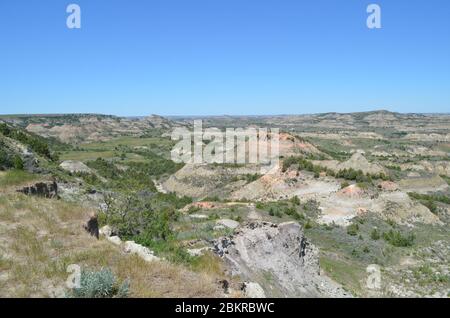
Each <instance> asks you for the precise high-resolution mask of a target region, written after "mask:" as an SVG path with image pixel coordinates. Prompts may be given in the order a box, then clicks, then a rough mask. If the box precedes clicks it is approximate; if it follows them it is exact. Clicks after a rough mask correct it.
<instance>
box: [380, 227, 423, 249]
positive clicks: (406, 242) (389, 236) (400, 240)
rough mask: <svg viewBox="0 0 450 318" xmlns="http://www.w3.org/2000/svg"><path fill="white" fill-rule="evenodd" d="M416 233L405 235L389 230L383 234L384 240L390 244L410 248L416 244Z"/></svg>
mask: <svg viewBox="0 0 450 318" xmlns="http://www.w3.org/2000/svg"><path fill="white" fill-rule="evenodd" d="M415 238H416V237H415V235H414V233H410V234H408V235H403V234H402V233H401V232H400V231H394V230H389V231H388V232H385V233H383V239H384V240H385V241H386V242H388V243H389V244H391V245H393V246H396V247H409V246H412V245H413V244H414V240H415Z"/></svg>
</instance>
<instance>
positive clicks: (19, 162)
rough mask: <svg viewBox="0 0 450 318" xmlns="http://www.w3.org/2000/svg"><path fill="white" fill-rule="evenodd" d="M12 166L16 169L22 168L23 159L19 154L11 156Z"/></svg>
mask: <svg viewBox="0 0 450 318" xmlns="http://www.w3.org/2000/svg"><path fill="white" fill-rule="evenodd" d="M13 167H14V169H17V170H23V160H22V158H20V156H18V155H15V156H14V158H13Z"/></svg>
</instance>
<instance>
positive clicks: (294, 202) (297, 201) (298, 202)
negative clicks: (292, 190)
mask: <svg viewBox="0 0 450 318" xmlns="http://www.w3.org/2000/svg"><path fill="white" fill-rule="evenodd" d="M291 203H292V204H293V205H300V203H301V202H300V199H299V198H298V196H296V195H294V196H293V197H292V198H291Z"/></svg>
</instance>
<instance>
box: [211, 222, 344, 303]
mask: <svg viewBox="0 0 450 318" xmlns="http://www.w3.org/2000/svg"><path fill="white" fill-rule="evenodd" d="M215 252H216V253H217V254H218V255H219V256H221V257H222V258H223V259H224V261H225V263H226V264H227V265H228V266H229V268H230V270H231V273H232V274H233V275H239V276H240V277H241V278H242V279H244V280H246V281H250V282H255V283H257V284H259V286H261V288H262V289H263V291H264V294H265V295H266V296H267V297H349V296H350V295H349V294H347V293H346V292H345V291H344V290H343V289H342V288H341V287H340V286H339V285H338V284H337V283H335V282H333V281H332V280H331V279H329V278H328V277H325V276H321V275H320V268H319V257H318V250H317V248H315V247H314V246H313V245H312V244H311V243H309V242H308V241H307V239H306V238H305V236H304V235H303V228H302V227H301V225H300V224H298V223H295V222H287V223H281V224H279V225H277V224H273V223H268V222H262V221H255V222H249V223H246V224H244V225H243V226H242V227H240V228H238V229H236V231H235V234H234V235H233V236H232V237H226V238H222V239H220V240H218V241H216V242H215Z"/></svg>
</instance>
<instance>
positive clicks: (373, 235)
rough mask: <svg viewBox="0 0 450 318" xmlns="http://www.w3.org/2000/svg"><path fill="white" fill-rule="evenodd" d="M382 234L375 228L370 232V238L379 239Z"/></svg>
mask: <svg viewBox="0 0 450 318" xmlns="http://www.w3.org/2000/svg"><path fill="white" fill-rule="evenodd" d="M380 237H381V235H380V233H379V232H378V230H377V229H373V230H372V232H370V238H371V239H372V240H374V241H378V240H379V239H380Z"/></svg>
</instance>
